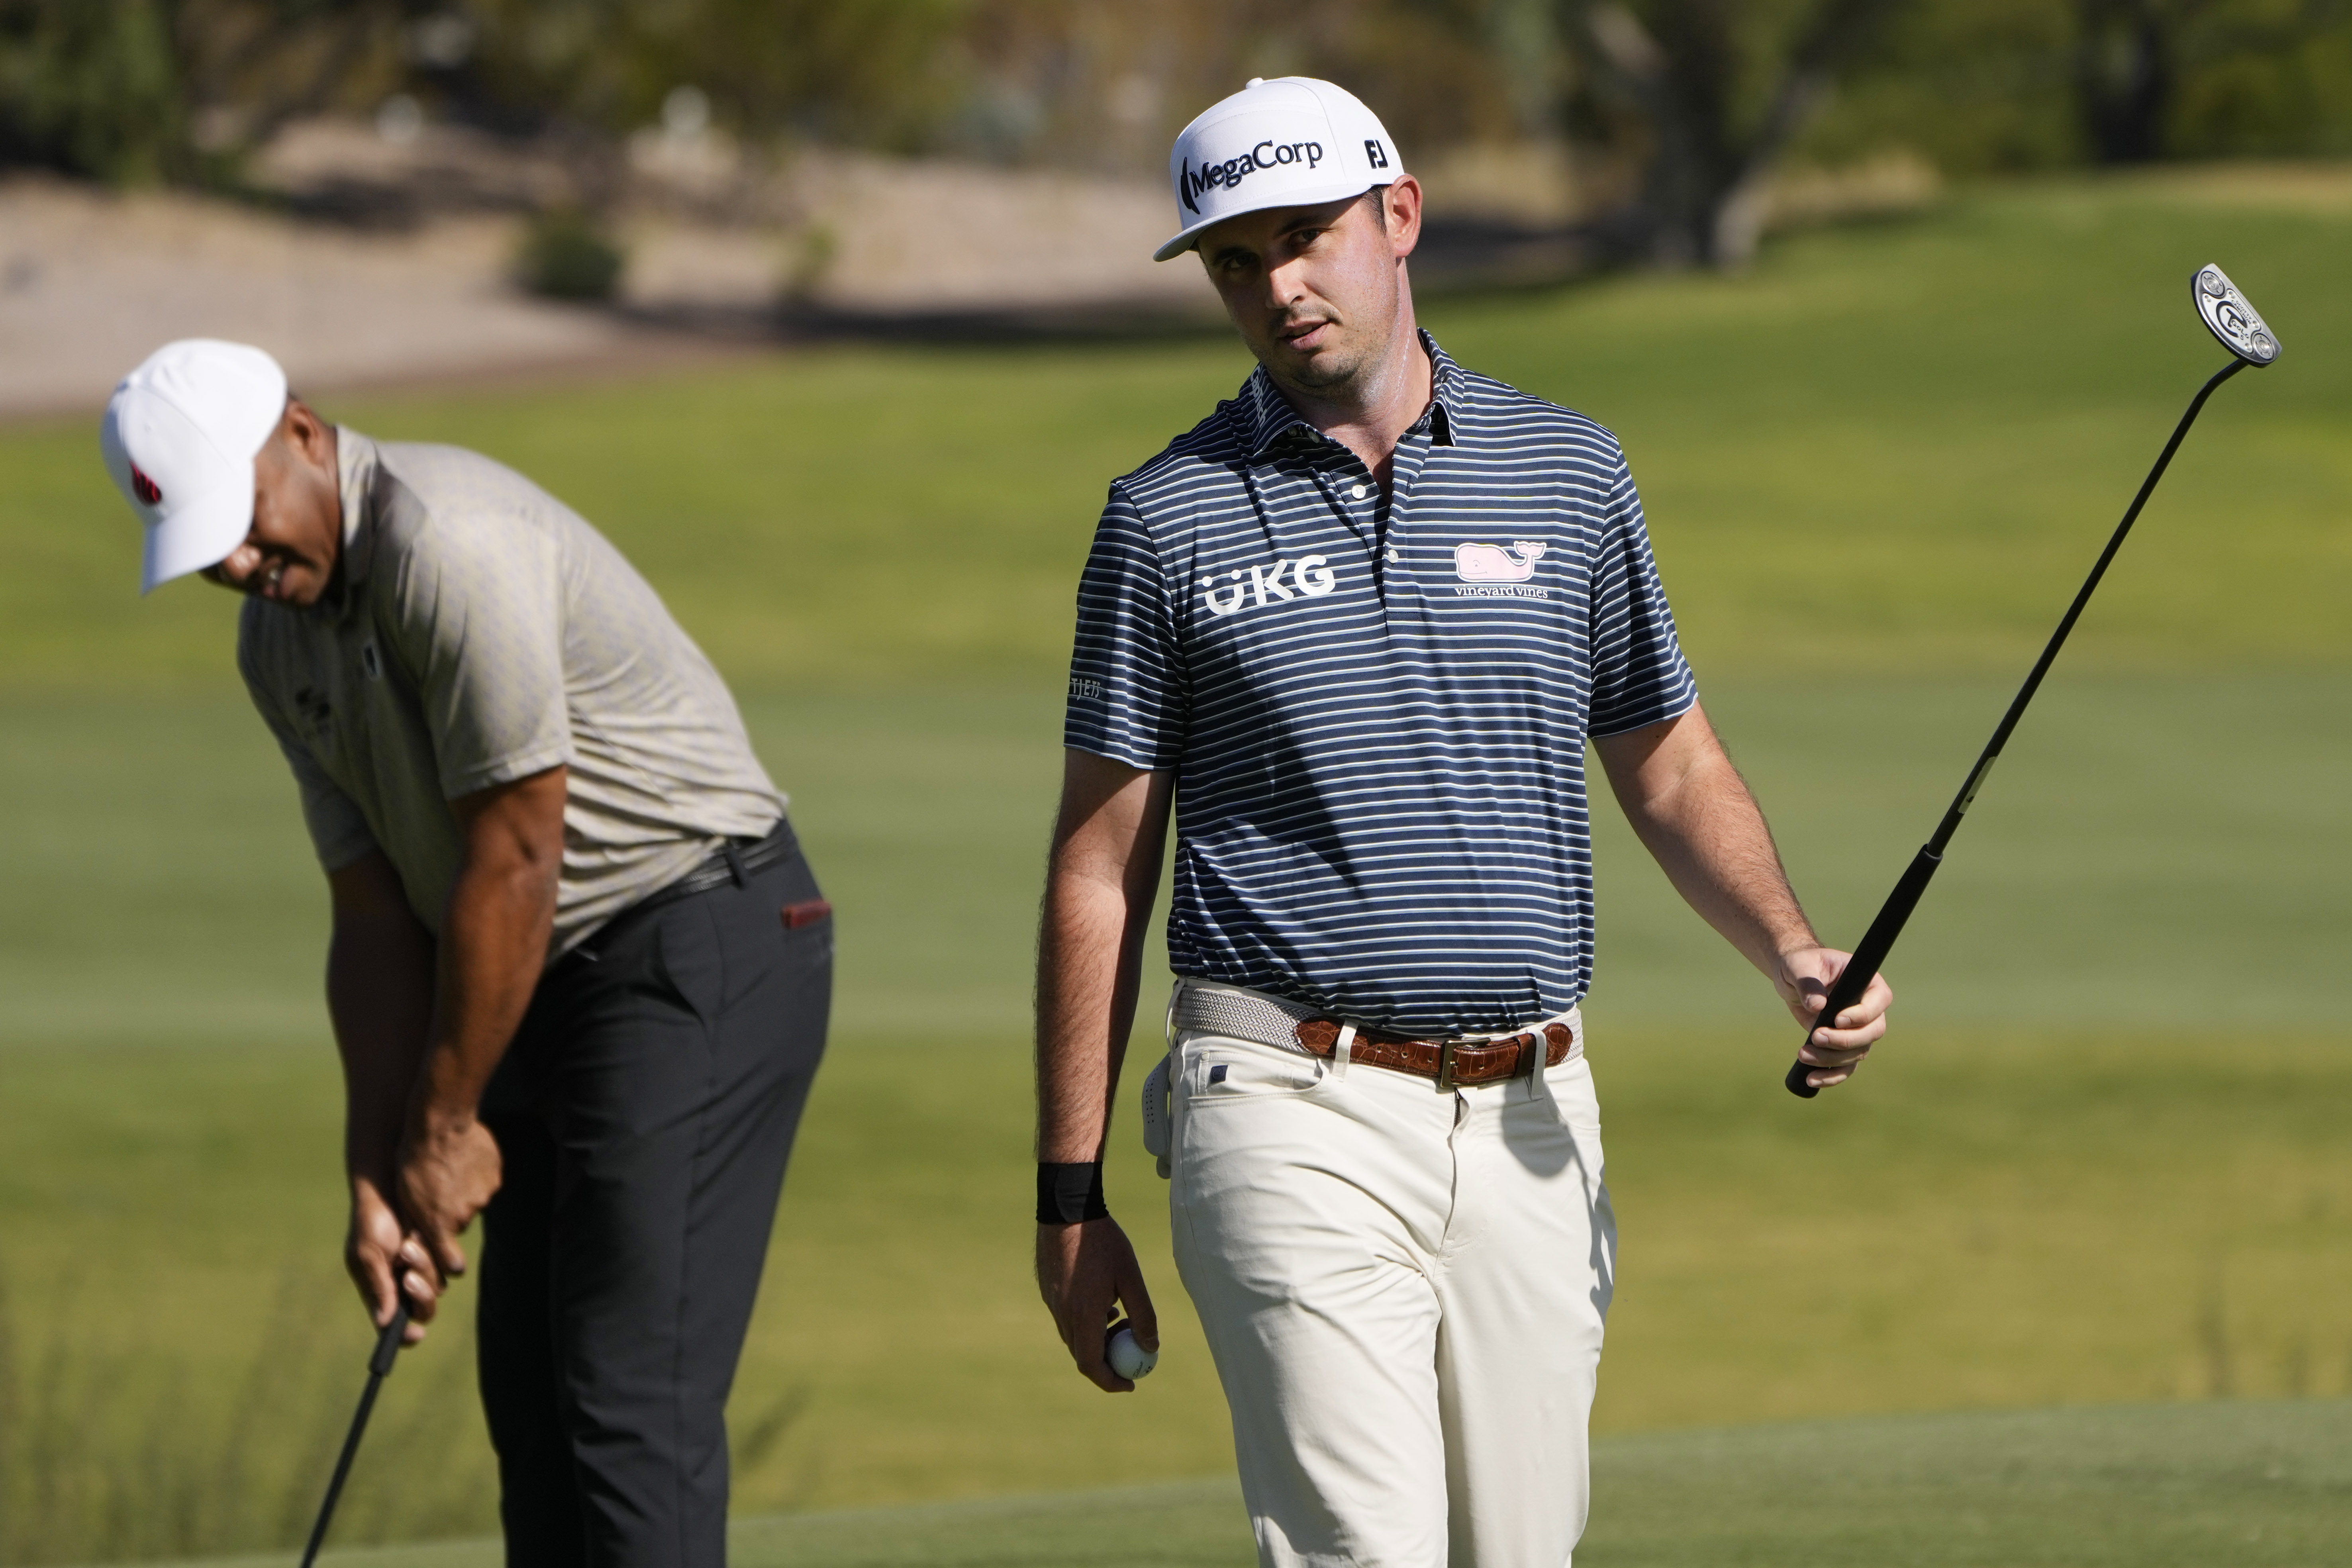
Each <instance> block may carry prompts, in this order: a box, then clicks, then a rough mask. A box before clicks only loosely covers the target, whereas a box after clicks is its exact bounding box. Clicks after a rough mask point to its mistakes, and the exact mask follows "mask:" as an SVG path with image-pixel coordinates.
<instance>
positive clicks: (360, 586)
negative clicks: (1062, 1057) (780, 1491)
mask: <svg viewBox="0 0 2352 1568" xmlns="http://www.w3.org/2000/svg"><path fill="white" fill-rule="evenodd" d="M103 444H104V447H105V453H106V462H107V468H109V470H110V472H111V473H112V474H113V476H114V480H115V483H116V484H117V485H119V486H120V487H121V489H122V492H123V494H124V495H126V496H128V497H129V498H130V499H131V503H132V505H133V506H134V507H135V508H136V509H137V510H138V511H139V513H140V515H141V517H142V519H143V520H144V521H145V522H146V524H147V559H146V572H145V586H146V587H148V588H150V589H152V588H153V587H154V586H155V585H156V584H159V583H162V582H163V581H165V580H166V579H168V578H172V577H176V576H179V575H181V574H184V573H189V572H200V573H202V574H204V575H205V577H207V578H209V579H211V580H212V581H213V582H215V583H217V584H221V585H222V586H224V587H227V588H233V589H235V590H236V591H237V592H239V593H241V594H244V595H247V603H246V605H245V610H244V614H243V616H242V618H241V619H240V620H239V622H238V629H237V663H238V666H239V667H240V668H242V670H243V671H244V674H245V679H246V683H247V686H248V687H249V688H250V689H251V690H252V693H253V700H254V705H255V706H256V707H257V708H258V709H260V710H261V716H262V718H263V719H265V720H266V721H268V724H269V727H270V729H271V730H272V731H274V732H275V733H276V734H277V736H278V744H279V745H280V746H281V747H282V748H283V749H284V751H285V753H286V760H287V762H288V763H289V764H291V766H292V768H293V770H294V776H295V779H296V781H297V783H298V784H299V786H300V793H301V799H302V815H303V817H304V820H305V821H306V822H307V823H308V824H309V826H310V837H311V839H312V841H313V843H314V844H315V845H316V846H317V849H318V854H319V859H320V864H321V865H322V866H324V868H326V873H327V882H328V886H329V888H330V889H331V896H332V904H333V910H334V936H333V940H332V942H331V946H330V948H329V950H328V958H327V1003H328V1010H329V1012H330V1013H331V1015H332V1016H333V1019H334V1027H335V1038H336V1043H337V1045H338V1046H339V1047H340V1048H341V1053H342V1058H343V1077H344V1081H345V1084H346V1086H347V1089H348V1114H347V1120H346V1124H345V1125H346V1131H345V1135H344V1159H345V1163H346V1165H347V1167H348V1171H349V1174H350V1180H351V1194H352V1219H351V1234H350V1239H349V1241H348V1242H347V1244H346V1262H347V1264H348V1267H349V1268H350V1269H351V1273H352V1279H354V1280H356V1281H357V1282H358V1285H359V1288H360V1293H361V1295H362V1298H363V1299H364V1300H366V1301H367V1303H368V1306H369V1308H370V1310H372V1311H373V1315H374V1318H375V1321H376V1322H377V1323H378V1324H379V1325H382V1324H384V1323H387V1322H389V1321H391V1319H392V1315H393V1310H394V1300H395V1298H394V1291H395V1290H402V1289H404V1290H405V1291H406V1292H407V1295H408V1298H409V1300H410V1302H411V1304H412V1307H413V1310H414V1311H415V1316H416V1317H417V1319H418V1320H420V1321H429V1320H430V1319H431V1318H432V1317H433V1315H434V1310H435V1307H436V1304H437V1302H438V1300H439V1299H440V1297H441V1295H442V1294H443V1293H444V1291H446V1289H447V1287H448V1283H449V1281H450V1279H452V1278H453V1277H455V1276H457V1275H458V1274H460V1273H463V1272H464V1271H465V1268H466V1253H465V1249H464V1248H463V1247H461V1246H460V1245H459V1243H458V1239H457V1238H458V1234H459V1233H460V1232H461V1231H463V1230H464V1229H465V1228H466V1226H467V1224H468V1223H469V1222H470V1221H471V1220H472V1219H473V1217H474V1216H475V1215H477V1214H480V1215H482V1216H483V1231H484V1237H485V1242H486V1250H485V1256H484V1258H483V1264H482V1283H481V1301H480V1308H479V1326H480V1378H481V1389H482V1405H483V1408H484V1411H485V1412H486V1414H487V1415H488V1418H489V1429H490V1437H491V1440H492V1442H493V1443H495V1444H496V1445H497V1447H498V1453H499V1481H500V1487H501V1502H500V1511H501V1517H502V1518H503V1519H504V1521H505V1526H506V1543H507V1562H508V1563H509V1564H513V1565H515V1568H541V1565H549V1568H570V1565H573V1564H588V1563H594V1564H599V1565H614V1568H620V1565H630V1568H635V1565H645V1568H652V1565H654V1564H662V1565H664V1568H705V1565H710V1568H715V1565H717V1564H719V1563H723V1562H724V1561H725V1558H726V1522H727V1432H726V1426H725V1415H724V1412H725V1406H726V1402H727V1392H728V1386H729V1384H730V1382H731V1381H732V1380H733V1377H734V1374H735V1363H736V1358H737V1355H738V1353H739V1352H740V1350H741V1348H742V1342H743V1331H744V1328H745V1325H746V1323H747V1321H749V1318H750V1315H751V1300H752V1295H753V1292H754V1291H755V1290H756V1289H757V1287H758V1285H759V1279H760V1268H761V1261H762V1259H763V1258H764V1257H765V1254H766V1251H767V1245H768V1232H769V1227H770V1223H771V1220H772V1217H773V1215H774V1212H775V1205H776V1196H777V1191H778V1188H779V1186H780V1184H782V1179H783V1173H784V1162H785V1158H786V1156H787V1155H788V1154H789V1153H790V1152H791V1150H792V1142H793V1130H794V1128H795V1127H796V1125H797V1124H798V1122H799V1120H800V1114H801V1108H802V1106H803V1103H804V1102H805V1100H806V1099H807V1096H808V1089H809V1081H810V1079H811V1078H812V1076H813V1075H814V1073H815V1071H816V1066H817V1058H818V1057H819V1056H820V1055H821V1054H822V1052H823V1050H824V1025H825V1011H826V1006H827V1003H828V999H829V995H830V989H831V979H832V964H833V953H832V942H833V936H832V927H831V923H830V921H827V920H826V918H825V916H826V914H827V906H826V905H825V904H824V901H823V900H822V899H820V898H819V896H818V893H817V887H816V883H815V881H814V879H812V878H811V876H810V874H809V868H808V866H807V864H806V862H804V861H803V859H802V858H801V856H800V853H799V850H798V849H797V848H796V847H795V846H794V843H793V834H792V829H791V827H790V826H787V824H786V822H785V820H784V815H783V810H784V802H783V797H782V795H778V794H777V793H776V790H775V787H774V786H773V785H772V784H770V783H769V782H768V776H767V774H766V773H764V772H762V771H761V766H760V763H759V762H758V760H757V759H756V758H755V757H753V755H752V754H751V743H750V742H749V740H748V739H747V738H746V737H745V735H744V731H743V723H742V721H741V719H740V717H739V716H738V715H737V713H736V710H735V704H734V701H733V700H732V699H731V698H730V696H729V695H728V692H727V689H726V687H725V686H724V685H723V684H722V683H721V682H720V680H719V675H718V672H717V671H716V670H714V669H712V668H711V667H710V664H709V661H708V660H707V659H705V658H703V657H702V654H701V652H700V651H699V650H698V649H697V648H696V647H695V646H694V644H693V643H692V642H691V641H690V640H688V637H687V636H686V634H685V633H684V632H682V631H680V630H679V629H678V626H677V623H676V622H675V621H673V620H671V619H670V617H669V615H668V612H667V611H666V610H665V609H664V608H663V607H662V603H661V601H660V599H658V598H657V597H656V596H655V595H654V592H653V590H652V589H651V588H650V587H648V586H646V582H645V579H643V578H642V577H639V576H638V575H637V574H636V573H635V571H633V570H631V568H630V566H629V563H627V562H626V561H624V560H623V559H622V558H621V556H620V553H619V552H617V551H615V550H614V548H613V547H612V545H610V544H609V543H607V542H605V541H604V538H603V536H602V535H600V534H598V533H597V532H596V531H595V530H594V529H593V528H591V527H589V525H588V524H587V523H586V522H584V521H582V520H581V519H580V518H579V517H578V516H577V515H576V514H574V513H573V512H572V510H570V509H569V508H567V507H565V506H564V505H563V504H562V502H560V501H557V500H554V499H553V498H552V497H551V496H549V495H548V494H547V493H546V492H545V491H543V490H541V489H538V488H537V487H536V486H534V485H532V484H531V483H530V481H529V480H527V479H523V478H522V477H521V476H520V475H519V474H516V473H514V472H512V471H511V470H509V469H507V468H501V467H499V465H498V464H496V463H494V462H491V461H490V460H489V459H488V458H481V457H478V456H476V455H475V454H473V453H471V452H466V451H461V450H459V449H457V448H456V447H424V446H407V445H398V444H391V443H385V444H379V443H377V442H374V441H371V440H370V439H368V438H367V437H365V436H362V435H360V434H359V433H358V432H356V431H353V430H349V429H340V428H337V427H336V426H331V425H328V424H327V423H325V422H324V421H323V420H321V419H320V417H319V416H317V415H316V414H314V413H312V412H311V410H310V408H309V407H307V406H305V405H303V404H302V403H301V402H300V401H299V399H296V398H292V397H289V395H287V391H286V378H285V376H284V374H282V373H281V372H280V371H279V370H278V365H277V363H276V362H275V361H273V360H272V359H270V357H269V356H268V354H266V353H262V352H261V351H260V350H258V349H252V348H246V347H242V346H240V345H237V344H234V343H222V342H203V341H195V342H177V343H173V344H171V345H169V346H168V347H165V348H163V349H161V350H159V351H158V352H157V353H155V354H154V356H153V357H152V358H151V359H149V360H148V361H147V363H144V364H142V365H141V366H140V367H139V368H138V369H137V370H135V371H133V372H132V373H131V375H130V376H129V378H128V379H126V380H125V381H124V382H123V384H122V385H121V388H119V389H118V390H117V391H116V393H115V395H114V400H113V402H112V404H111V405H110V406H109V408H108V409H107V413H106V419H105V424H104V427H103ZM421 1333H422V1331H421V1330H420V1329H414V1328H412V1329H411V1330H410V1331H409V1335H410V1338H412V1339H415V1338H416V1337H419V1336H420V1335H421Z"/></svg>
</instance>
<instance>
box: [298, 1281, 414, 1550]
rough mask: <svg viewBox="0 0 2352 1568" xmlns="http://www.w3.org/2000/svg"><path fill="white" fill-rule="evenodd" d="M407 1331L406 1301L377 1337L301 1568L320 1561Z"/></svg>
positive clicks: (312, 1528)
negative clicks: (338, 1504)
mask: <svg viewBox="0 0 2352 1568" xmlns="http://www.w3.org/2000/svg"><path fill="white" fill-rule="evenodd" d="M407 1331H408V1301H407V1300H406V1298H402V1299H401V1301H400V1304H399V1305H398V1306H396V1307H394V1309H393V1310H392V1321H390V1322H388V1323H386V1324H385V1325H384V1326H383V1332H382V1333H379V1334H378V1335H376V1337H375V1353H374V1354H373V1355H372V1356H370V1357H368V1380H367V1387H366V1388H364V1389H362V1391H361V1392H360V1407H359V1411H358V1413H357V1414H356V1415H353V1416H352V1429H351V1431H350V1433H349V1434H348V1435H346V1436H344V1438H343V1451H342V1452H341V1454H339V1455H337V1456H336V1458H335V1473H334V1475H333V1476H331V1478H329V1479H328V1481H327V1500H326V1501H324V1502H322V1503H320V1505H319V1522H318V1523H316V1524H314V1525H312V1526H311V1527H310V1544H309V1545H308V1546H305V1547H304V1548H302V1568H310V1565H311V1564H312V1563H315V1562H317V1561H318V1557H319V1547H320V1543H321V1542H324V1541H325V1540H326V1539H327V1521H330V1520H331V1519H333V1518H334V1517H335V1500H336V1499H338V1498H340V1497H341V1496H342V1495H343V1482H344V1481H346V1480H348V1479H351V1473H352V1459H353V1458H356V1457H357V1456H358V1454H359V1451H360V1438H361V1437H362V1436H365V1434H366V1432H367V1424H368V1416H369V1415H370V1414H371V1413H372V1412H373V1410H374V1409H375V1396H376V1391H377V1390H378V1389H380V1388H382V1387H383V1380H384V1379H385V1378H386V1377H387V1376H389V1375H390V1374H391V1373H392V1363H393V1361H394V1358H396V1357H397V1356H398V1355H399V1354H400V1341H401V1336H402V1335H404V1334H405V1333H406V1332H407Z"/></svg>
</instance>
